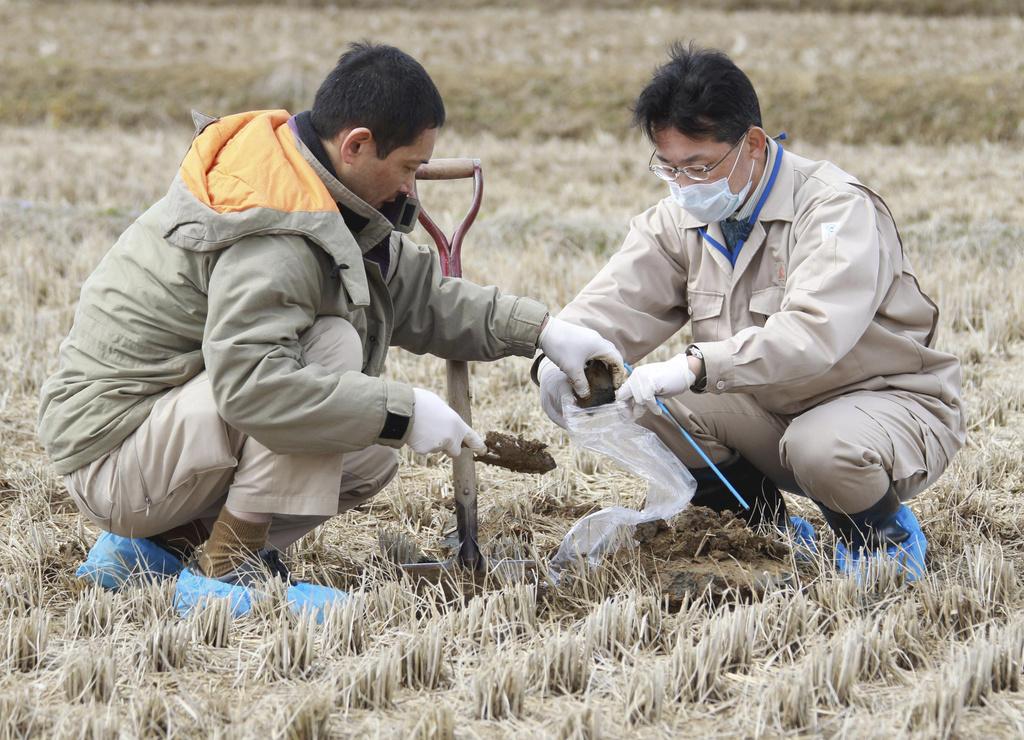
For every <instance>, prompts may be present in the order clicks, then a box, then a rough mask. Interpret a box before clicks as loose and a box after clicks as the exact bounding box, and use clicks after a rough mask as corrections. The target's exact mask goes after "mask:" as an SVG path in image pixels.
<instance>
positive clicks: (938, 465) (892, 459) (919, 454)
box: [640, 391, 949, 514]
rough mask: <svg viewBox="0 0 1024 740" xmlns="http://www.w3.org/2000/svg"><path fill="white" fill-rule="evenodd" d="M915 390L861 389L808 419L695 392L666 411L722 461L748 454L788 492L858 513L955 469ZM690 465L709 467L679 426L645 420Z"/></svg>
mask: <svg viewBox="0 0 1024 740" xmlns="http://www.w3.org/2000/svg"><path fill="white" fill-rule="evenodd" d="M915 405H916V402H915V401H914V399H913V396H912V395H911V394H907V393H900V392H887V391H860V392H856V393H851V394H849V395H845V396H840V397H839V398H835V399H833V400H831V401H828V402H826V403H823V404H821V405H820V406H816V407H814V408H813V409H811V410H809V411H806V412H804V413H802V414H800V415H798V416H783V415H780V414H775V413H771V412H769V411H766V410H765V409H763V408H762V407H761V406H760V405H759V404H758V403H757V402H756V401H755V400H754V399H753V398H752V397H751V396H749V395H746V394H739V393H727V394H721V395H713V394H699V393H685V394H683V395H681V396H677V397H676V398H674V399H671V400H670V401H666V406H667V407H668V408H669V410H670V411H671V412H672V414H673V416H675V418H676V420H677V421H678V422H679V423H680V424H682V426H683V428H685V429H686V430H687V431H688V432H689V433H690V434H691V436H692V437H693V438H694V439H695V440H696V441H697V443H698V444H699V445H700V446H701V448H702V449H703V450H704V452H705V453H707V455H708V457H710V458H711V460H712V461H713V462H715V463H716V464H718V463H721V462H725V461H727V460H728V459H729V458H731V457H732V456H733V454H734V453H739V454H740V455H742V456H743V457H744V458H746V459H747V460H748V461H749V462H750V463H751V464H753V465H754V466H755V467H756V468H757V469H758V470H760V471H761V472H762V473H764V474H765V475H766V476H768V477H769V478H770V479H771V480H772V481H773V482H774V483H775V484H776V485H777V486H778V487H779V488H781V489H782V490H785V491H791V492H793V493H797V494H801V495H805V496H809V497H810V498H812V499H814V500H815V501H819V502H821V503H822V504H824V505H825V506H827V507H828V508H830V509H833V510H834V511H841V512H846V513H851V514H853V513H857V512H860V511H863V510H865V509H867V508H868V507H870V506H871V505H873V504H874V503H876V502H877V501H878V500H879V499H880V498H881V497H882V496H883V494H885V492H886V491H888V490H889V488H890V487H891V488H893V489H894V490H895V491H896V494H897V495H898V496H899V497H900V499H901V500H904V501H906V500H907V499H909V498H912V497H913V496H916V495H917V494H918V493H920V492H921V491H923V490H925V489H926V488H927V487H928V486H930V485H931V484H932V483H934V482H935V481H936V480H937V479H938V478H939V476H940V475H942V472H943V471H944V470H945V469H946V466H947V465H948V464H949V460H948V459H947V457H946V453H945V452H944V451H943V448H942V446H941V444H940V442H939V439H938V438H937V437H936V435H935V432H934V431H932V429H931V428H930V426H929V425H928V424H927V423H926V422H925V421H922V420H923V419H927V418H929V415H928V412H927V411H925V410H924V409H923V408H922V407H920V406H919V405H918V406H917V408H916V410H915ZM640 423H641V424H642V425H643V426H645V427H647V428H649V429H651V430H652V431H654V432H655V433H656V434H657V435H658V437H659V438H660V439H661V440H662V441H663V442H664V443H665V444H666V445H667V446H668V448H669V449H670V450H672V452H673V453H674V454H675V455H676V456H677V457H678V458H679V459H680V460H681V461H682V462H683V464H685V465H686V466H687V467H690V468H699V467H706V463H705V462H704V461H703V460H701V458H700V456H699V455H698V454H697V453H696V452H694V450H693V448H692V447H691V446H690V445H689V444H688V443H687V442H686V440H685V439H684V438H683V436H682V434H680V432H679V430H678V429H677V428H676V427H675V425H674V424H673V423H672V422H671V421H670V420H668V419H666V418H665V417H657V416H653V415H650V414H648V415H647V416H645V417H644V418H643V419H642V420H641V422H640Z"/></svg>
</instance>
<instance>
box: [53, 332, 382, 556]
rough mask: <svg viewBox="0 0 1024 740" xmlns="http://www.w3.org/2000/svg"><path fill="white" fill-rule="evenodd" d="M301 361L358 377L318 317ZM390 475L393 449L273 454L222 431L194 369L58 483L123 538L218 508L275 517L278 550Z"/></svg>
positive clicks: (203, 378)
mask: <svg viewBox="0 0 1024 740" xmlns="http://www.w3.org/2000/svg"><path fill="white" fill-rule="evenodd" d="M300 343H301V345H302V349H303V354H304V357H305V359H306V361H307V363H316V364H319V365H322V366H323V367H325V368H327V369H328V370H331V371H333V372H344V371H346V370H359V369H360V367H361V366H362V357H363V352H362V344H361V342H360V339H359V334H358V333H357V332H356V330H355V328H353V327H352V325H351V324H349V323H348V322H347V321H345V320H344V319H341V318H337V317H326V316H325V317H321V318H319V319H317V320H316V322H315V323H314V324H313V326H312V327H311V328H310V329H309V330H308V331H306V332H305V333H304V334H303V335H302V337H300ZM397 471H398V454H397V451H396V450H394V449H392V448H390V447H384V446H381V445H374V446H372V447H367V448H366V449H363V450H359V451H357V452H350V453H347V454H344V455H341V454H327V455H279V454H277V453H275V452H272V451H271V450H269V449H267V448H266V447H264V446H263V445H262V444H260V443H259V442H258V441H257V440H255V439H254V438H252V437H248V436H246V435H244V434H242V433H241V432H239V431H237V430H235V429H233V428H232V427H230V426H228V425H227V424H226V423H225V422H224V420H223V419H221V418H220V416H219V414H218V412H217V406H216V404H215V403H214V400H213V392H212V390H211V388H210V379H209V377H208V376H207V374H206V372H202V373H200V374H199V375H197V376H196V377H194V378H192V379H191V380H190V381H188V382H187V383H185V384H184V385H182V386H179V387H177V388H174V389H172V390H170V391H168V392H167V393H166V394H165V395H164V396H163V397H162V398H161V399H160V400H159V401H157V402H156V405H154V407H153V410H152V412H150V415H149V417H148V418H147V419H146V421H144V422H143V423H142V425H141V426H139V428H138V429H136V430H135V432H133V433H132V434H131V436H129V437H128V438H127V439H125V440H124V442H122V443H121V445H120V446H119V447H116V448H115V449H113V450H112V451H111V452H109V453H107V454H106V455H104V456H103V457H101V458H99V459H98V460H95V461H94V462H92V463H90V464H89V465H85V466H83V467H82V468H79V469H78V470H76V471H74V472H73V473H71V474H69V475H67V476H65V479H64V480H65V483H66V485H67V488H68V491H69V492H70V494H71V496H72V498H73V499H74V500H75V502H76V503H77V505H78V508H79V509H80V510H81V512H82V513H83V514H84V515H85V516H86V517H87V518H89V519H90V520H92V521H93V522H94V523H96V524H97V525H98V526H99V527H101V528H103V529H105V530H108V531H110V532H114V533H115V534H119V535H123V536H125V537H149V536H152V535H155V534H159V533H160V532H165V531H167V530H169V529H171V528H173V527H176V526H178V525H181V524H185V523H186V522H190V521H192V520H195V519H201V520H204V521H205V523H206V524H207V527H208V528H209V527H210V526H212V523H213V520H214V519H216V517H217V515H218V513H219V512H220V510H221V508H222V507H223V506H225V505H228V506H230V507H231V508H232V509H233V510H235V511H242V512H251V513H261V514H273V515H274V518H273V521H272V523H271V527H270V535H269V541H270V543H271V544H273V545H274V546H276V547H279V548H283V547H286V546H287V545H289V544H291V543H292V542H294V541H295V540H297V539H298V538H299V537H301V536H302V535H304V534H306V533H307V532H309V531H311V530H312V529H314V528H315V527H316V526H318V525H319V524H321V523H323V522H325V521H326V520H327V519H329V518H330V517H332V516H335V515H336V514H338V513H340V512H343V511H346V510H348V509H351V508H353V507H355V506H358V505H359V504H360V503H362V502H363V501H366V500H367V499H369V498H370V497H371V496H373V495H375V494H376V493H378V492H379V491H380V490H381V489H382V488H383V487H384V486H386V485H387V484H388V482H390V481H391V479H392V478H393V477H394V476H395V473H396V472H397Z"/></svg>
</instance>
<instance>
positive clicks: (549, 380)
mask: <svg viewBox="0 0 1024 740" xmlns="http://www.w3.org/2000/svg"><path fill="white" fill-rule="evenodd" d="M537 380H539V381H540V407H541V408H542V409H544V413H545V414H547V415H548V418H549V419H551V421H553V422H555V423H556V424H557V425H558V426H560V427H562V429H567V428H568V424H566V421H565V415H564V412H563V411H562V399H563V398H564V397H565V396H569V397H570V398H572V384H570V383H569V376H568V375H566V374H565V373H563V372H562V371H561V370H559V369H558V367H557V366H556V365H555V363H553V362H552V361H551V360H549V359H548V358H547V357H545V358H544V359H543V360H541V361H540V366H539V367H538V368H537Z"/></svg>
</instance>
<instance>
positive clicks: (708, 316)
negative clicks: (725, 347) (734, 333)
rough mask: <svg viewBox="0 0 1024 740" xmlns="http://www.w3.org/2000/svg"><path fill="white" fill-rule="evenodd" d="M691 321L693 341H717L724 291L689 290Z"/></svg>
mask: <svg viewBox="0 0 1024 740" xmlns="http://www.w3.org/2000/svg"><path fill="white" fill-rule="evenodd" d="M688 297H689V309H690V322H691V325H692V327H693V341H695V342H705V341H716V340H718V339H720V337H719V336H718V332H719V325H720V323H721V320H722V305H723V304H724V303H725V294H724V293H715V292H713V291H705V290H691V291H689V296H688Z"/></svg>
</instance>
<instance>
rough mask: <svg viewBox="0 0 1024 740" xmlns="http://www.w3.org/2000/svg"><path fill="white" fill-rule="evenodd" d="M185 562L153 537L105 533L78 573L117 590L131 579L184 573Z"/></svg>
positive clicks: (150, 578) (155, 577)
mask: <svg viewBox="0 0 1024 740" xmlns="http://www.w3.org/2000/svg"><path fill="white" fill-rule="evenodd" d="M184 567H185V566H184V565H182V563H181V561H180V560H178V558H176V557H175V556H174V555H173V554H171V553H170V552H168V551H167V550H165V549H164V548H162V547H160V545H158V544H156V543H155V542H153V541H151V540H147V539H145V538H143V537H135V538H132V537H122V536H120V535H117V534H112V533H111V532H103V533H101V534H100V536H99V537H98V538H97V540H96V544H94V545H93V546H92V549H90V550H89V554H88V555H87V556H86V558H85V562H84V563H82V564H81V565H80V566H78V570H77V571H75V575H76V576H78V577H79V578H82V579H85V580H87V581H92V582H93V583H96V584H98V585H100V586H102V587H103V588H105V589H108V590H111V591H117V590H118V589H120V588H121V587H122V586H124V585H125V583H127V582H128V580H129V579H131V578H141V579H149V580H159V579H161V578H167V577H170V576H175V575H177V574H178V573H180V572H181V570H182V568H184Z"/></svg>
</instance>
